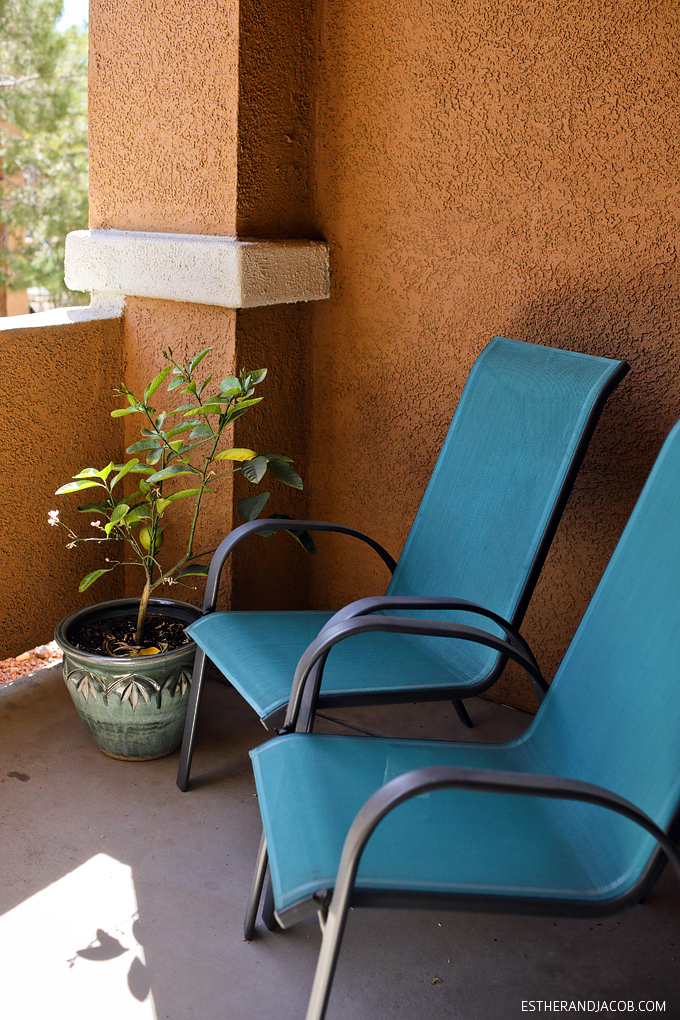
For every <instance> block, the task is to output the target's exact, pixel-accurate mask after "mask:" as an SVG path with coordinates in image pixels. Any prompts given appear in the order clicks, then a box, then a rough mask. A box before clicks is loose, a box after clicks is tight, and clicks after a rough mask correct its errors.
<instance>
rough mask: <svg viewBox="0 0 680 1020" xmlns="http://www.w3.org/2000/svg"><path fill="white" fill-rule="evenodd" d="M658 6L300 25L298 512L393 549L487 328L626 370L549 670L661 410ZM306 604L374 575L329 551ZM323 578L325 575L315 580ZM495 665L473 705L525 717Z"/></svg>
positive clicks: (370, 568) (359, 18) (581, 495)
mask: <svg viewBox="0 0 680 1020" xmlns="http://www.w3.org/2000/svg"><path fill="white" fill-rule="evenodd" d="M678 20H679V15H678V7H677V4H674V3H673V2H672V0H670V2H662V3H660V4H654V5H650V4H647V3H644V2H638V0H625V2H621V3H609V2H602V0H590V2H583V0H579V2H573V0H572V2H569V0H567V2H563V0H560V2H535V0H532V2H521V0H520V2H518V3H512V4H510V3H506V2H500V3H498V2H494V3H485V2H482V3H480V2H479V0H462V2H460V3H457V4H451V3H449V2H448V0H434V2H430V0H428V2H427V3H422V2H420V0H409V2H408V3H406V2H402V0H396V2H395V0H346V2H343V3H342V4H333V3H321V4H320V5H319V8H318V13H317V23H316V31H317V33H318V39H319V47H318V64H317V77H316V90H315V108H316V111H317V114H316V116H317V120H316V129H315V163H314V180H315V194H314V207H315V214H316V225H317V228H318V230H319V231H320V233H321V234H322V235H323V236H324V237H325V238H327V240H329V241H330V242H331V244H332V251H333V263H332V265H333V272H332V289H333V294H332V299H331V301H330V302H328V303H326V304H318V305H315V306H314V308H313V326H312V336H313V341H312V345H313V370H314V391H313V393H314V395H313V413H312V437H311V442H310V449H309V460H310V465H311V477H310V494H311V500H312V505H313V507H314V512H315V513H316V514H318V515H319V516H321V517H324V516H326V515H332V516H333V517H336V518H339V519H341V520H351V521H352V522H353V523H356V524H358V526H359V527H363V528H369V529H370V530H371V532H372V533H374V534H377V537H378V538H379V539H380V540H381V541H383V542H384V543H385V544H386V545H387V547H388V548H389V549H390V550H391V551H392V552H393V553H394V554H396V553H398V552H399V550H400V548H401V546H402V544H403V541H404V538H405V536H406V533H407V529H408V526H409V523H410V521H411V519H412V516H413V514H414V512H415V510H416V508H417V505H418V502H419V500H420V497H421V494H422V492H423V489H424V487H425V485H426V482H427V479H428V477H429V474H430V471H431V468H432V466H433V464H434V461H435V458H436V455H437V451H438V448H439V446H440V444H441V441H442V439H443V436H444V434H445V430H446V428H447V425H448V423H449V420H450V418H451V415H452V412H453V410H454V408H455V406H456V401H457V399H458V396H459V394H460V391H461V388H462V386H463V384H464V381H465V378H466V376H467V373H468V370H469V368H470V365H471V363H472V361H473V359H474V357H475V356H476V355H477V354H478V353H479V351H480V350H481V348H482V347H483V345H484V344H485V343H486V342H487V341H488V340H489V339H490V337H491V336H492V335H493V334H495V333H499V334H502V335H506V336H512V337H516V338H518V339H522V340H531V341H537V342H544V343H549V344H550V343H552V344H556V345H558V346H563V347H572V348H574V349H576V350H581V351H587V352H592V353H597V354H605V355H608V356H614V357H622V358H626V359H627V360H628V361H629V362H630V364H631V366H632V372H631V374H630V375H629V377H628V379H627V380H626V381H625V383H624V384H623V386H622V387H621V389H620V391H619V392H618V393H617V394H615V396H614V397H613V399H612V400H611V401H610V403H609V405H608V407H607V408H606V410H605V412H604V414H603V417H602V419H601V423H600V426H599V429H598V432H597V434H596V437H595V439H594V442H593V444H592V447H591V453H590V454H589V456H588V458H587V460H586V462H585V464H584V466H583V470H582V473H581V476H580V478H579V480H578V481H577V484H576V488H575V491H574V494H573V497H572V500H571V503H570V505H569V508H568V510H567V512H566V514H565V518H564V521H563V524H562V526H561V528H560V531H559V534H558V536H557V539H556V542H555V545H554V546H553V551H552V553H551V555H550V558H549V561H548V563H547V566H546V569H545V572H544V574H543V578H542V580H541V582H540V584H539V587H538V590H537V592H536V594H535V596H534V599H533V602H532V605H531V608H530V610H529V614H528V617H527V620H526V627H525V629H526V633H527V636H528V637H529V640H530V641H531V642H532V644H533V645H534V647H535V649H536V652H537V656H538V659H539V662H540V663H541V665H542V666H543V667H544V668H545V670H546V671H547V674H548V675H550V674H551V673H552V671H553V670H554V668H555V666H556V664H557V662H558V661H559V657H560V656H561V653H562V651H563V649H564V647H565V646H566V644H567V642H568V640H569V638H570V637H571V635H572V633H573V631H574V629H575V627H576V624H577V622H578V620H579V618H580V616H581V614H582V611H583V609H584V608H585V606H586V604H587V601H588V599H589V597H590V594H591V593H592V591H593V589H594V586H595V584H596V582H597V580H598V578H599V575H600V573H601V570H602V568H603V567H604V565H605V563H606V561H607V559H608V556H609V554H610V552H611V550H612V548H613V546H614V544H615V542H616V540H617V538H618V535H619V533H620V531H621V528H622V526H623V524H624V523H625V520H626V518H627V515H628V513H629V511H630V509H631V507H632V505H633V503H634V500H635V498H636V495H637V493H638V492H639V489H640V487H641V485H642V483H643V480H644V478H645V475H646V473H647V471H648V469H649V467H650V466H651V464H652V461H653V459H654V457H655V455H656V453H657V451H658V449H659V447H660V445H661V442H662V440H663V438H664V435H665V433H666V432H667V430H668V429H669V428H670V426H671V424H672V423H673V422H674V421H675V419H676V418H677V417H678V415H680V373H678V371H677V367H678V326H679V324H680V286H679V284H680V267H679V265H678V257H677V251H676V244H677V226H678V217H679V214H680V206H679V197H680V172H679V170H678V137H680V130H679V129H680V106H679V105H678V84H679V78H678V63H677V32H678V27H679V26H678ZM331 545H332V551H328V552H327V553H326V554H325V556H324V559H323V561H321V560H319V562H317V563H315V564H314V568H313V569H314V574H313V582H312V596H313V598H314V599H316V600H318V601H320V602H322V603H323V602H328V601H330V602H332V603H333V604H338V603H340V602H342V601H344V600H345V599H346V598H348V597H352V596H354V595H358V594H360V593H364V592H368V591H370V590H372V589H374V588H376V587H378V586H380V585H382V584H384V583H385V576H384V571H383V570H382V568H381V567H379V566H378V565H377V564H375V561H374V560H373V559H370V558H369V557H368V556H366V555H364V554H361V556H360V565H359V566H357V559H356V558H353V559H351V560H349V559H346V558H345V555H344V546H342V549H343V552H342V553H341V543H340V542H339V541H335V542H332V543H331ZM329 567H330V569H329ZM527 688H528V685H527V684H526V682H525V681H524V680H523V679H519V678H518V677H517V676H516V675H515V674H514V673H513V672H512V671H510V672H509V675H508V679H507V680H505V681H504V682H502V683H501V684H499V685H498V687H496V688H495V692H494V696H497V697H500V698H501V699H503V700H510V701H511V702H513V703H515V704H517V705H526V706H527V707H530V706H531V705H533V704H535V703H534V702H533V698H532V697H531V695H530V694H527V693H526V692H527Z"/></svg>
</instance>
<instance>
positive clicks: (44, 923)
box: [0, 854, 156, 1020]
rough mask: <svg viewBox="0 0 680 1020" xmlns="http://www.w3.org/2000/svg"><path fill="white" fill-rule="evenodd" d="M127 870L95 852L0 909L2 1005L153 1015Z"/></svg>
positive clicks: (119, 1017) (74, 1014) (127, 1017)
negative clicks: (4, 909)
mask: <svg viewBox="0 0 680 1020" xmlns="http://www.w3.org/2000/svg"><path fill="white" fill-rule="evenodd" d="M137 934H138V913H137V898H136V896H135V887H134V883H133V880H132V870H131V868H129V867H128V866H127V865H125V864H121V862H120V861H116V860H114V858H113V857H108V856H107V855H106V854H97V855H96V857H92V858H91V859H90V860H89V861H86V863H85V864H83V865H81V867H79V868H76V870H75V871H72V872H71V873H70V874H69V875H65V876H64V877H63V878H60V879H59V880H58V881H57V882H54V883H53V884H52V885H49V886H47V888H46V889H42V890H41V891H40V892H39V893H36V894H35V896H31V897H30V898H29V899H27V900H25V901H24V902H23V903H20V904H19V906H18V907H14V909H12V910H10V911H8V912H7V913H6V914H3V915H2V917H0V946H2V958H3V959H2V962H3V968H2V969H3V979H2V1013H3V1015H4V1016H6V1017H15V1018H19V1017H21V1018H22V1020H45V1018H47V1017H49V1018H50V1020H61V1018H62V1017H64V1018H67V1017H68V1020H92V1018H93V1017H96V1018H97V1020H156V1011H155V1009H154V1004H153V995H152V993H151V984H150V979H149V975H148V972H147V967H146V961H145V958H144V950H143V948H142V946H141V945H140V943H139V942H138V940H137Z"/></svg>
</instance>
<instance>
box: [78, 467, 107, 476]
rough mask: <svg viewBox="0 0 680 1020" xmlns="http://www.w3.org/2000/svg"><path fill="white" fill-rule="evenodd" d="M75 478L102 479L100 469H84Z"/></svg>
mask: <svg viewBox="0 0 680 1020" xmlns="http://www.w3.org/2000/svg"><path fill="white" fill-rule="evenodd" d="M72 477H73V478H101V474H100V471H99V468H83V470H82V471H79V472H78V474H77V475H73V476H72Z"/></svg>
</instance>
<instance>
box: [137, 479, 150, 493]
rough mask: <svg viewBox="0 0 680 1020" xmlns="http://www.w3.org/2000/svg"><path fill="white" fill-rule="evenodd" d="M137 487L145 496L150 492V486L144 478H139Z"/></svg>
mask: <svg viewBox="0 0 680 1020" xmlns="http://www.w3.org/2000/svg"><path fill="white" fill-rule="evenodd" d="M139 488H140V490H141V491H142V492H143V493H144V495H145V496H148V495H149V493H150V492H151V486H150V485H149V483H148V482H147V481H146V480H145V479H144V478H142V479H141V480H140V483H139Z"/></svg>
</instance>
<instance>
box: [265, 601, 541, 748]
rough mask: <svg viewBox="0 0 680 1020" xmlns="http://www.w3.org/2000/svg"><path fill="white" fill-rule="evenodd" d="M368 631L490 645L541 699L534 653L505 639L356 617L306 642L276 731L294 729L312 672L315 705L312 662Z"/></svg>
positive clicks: (457, 628) (449, 626) (425, 623)
mask: <svg viewBox="0 0 680 1020" xmlns="http://www.w3.org/2000/svg"><path fill="white" fill-rule="evenodd" d="M369 631H383V632H387V633H393V634H421V635H426V636H429V637H448V638H457V639H458V640H461V641H472V642H474V643H476V644H480V645H486V647H487V648H493V649H494V651H497V652H500V653H501V654H502V655H505V656H507V657H508V658H509V659H513V660H514V661H515V662H517V663H519V665H520V666H522V668H523V669H524V670H525V672H526V673H527V676H528V677H529V682H530V683H531V686H532V687H533V689H534V691H535V693H536V696H537V698H538V699H539V701H542V700H543V698H544V697H545V695H546V693H547V691H548V685H547V683H546V682H545V680H544V679H543V676H542V675H541V671H540V670H539V668H538V666H537V665H536V660H535V659H534V656H533V655H532V654H531V653H529V656H527V655H525V654H524V652H523V651H522V650H521V649H520V648H518V647H516V646H515V645H514V644H512V643H511V642H510V641H509V640H508V639H506V638H499V637H496V635H495V634H489V633H488V632H487V631H484V630H479V629H478V628H476V627H467V626H465V625H464V624H459V623H446V622H443V621H439V620H414V619H410V618H408V617H392V616H377V617H376V616H370V615H369V616H359V617H356V618H354V619H349V620H344V621H342V622H340V623H336V624H335V625H334V626H332V627H331V626H330V624H329V623H327V624H326V625H325V627H324V628H323V629H322V631H321V632H320V634H319V635H318V637H317V638H315V640H314V641H312V643H311V645H309V647H308V648H307V650H306V651H305V653H304V655H303V656H302V658H301V659H300V661H299V662H298V665H297V669H296V670H295V678H294V680H293V687H292V690H291V693H290V700H289V702H288V709H287V711H286V719H285V722H284V725H283V727H282V729H281V730H280V732H281V733H289V732H291V731H292V730H294V729H295V727H296V724H297V719H298V715H299V712H300V707H301V704H302V697H303V694H304V692H305V686H306V684H307V683H308V682H309V680H310V677H311V676H312V674H314V681H313V682H314V683H316V691H315V692H314V698H313V705H315V704H316V699H317V697H318V691H319V687H320V677H319V674H318V671H317V670H314V666H315V665H316V663H317V662H318V661H319V660H322V659H324V658H325V656H326V655H327V654H328V652H329V651H330V649H331V648H332V647H333V646H334V645H337V644H338V642H340V641H344V640H345V639H346V638H349V637H353V636H354V635H355V634H366V633H368V632H369Z"/></svg>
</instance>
